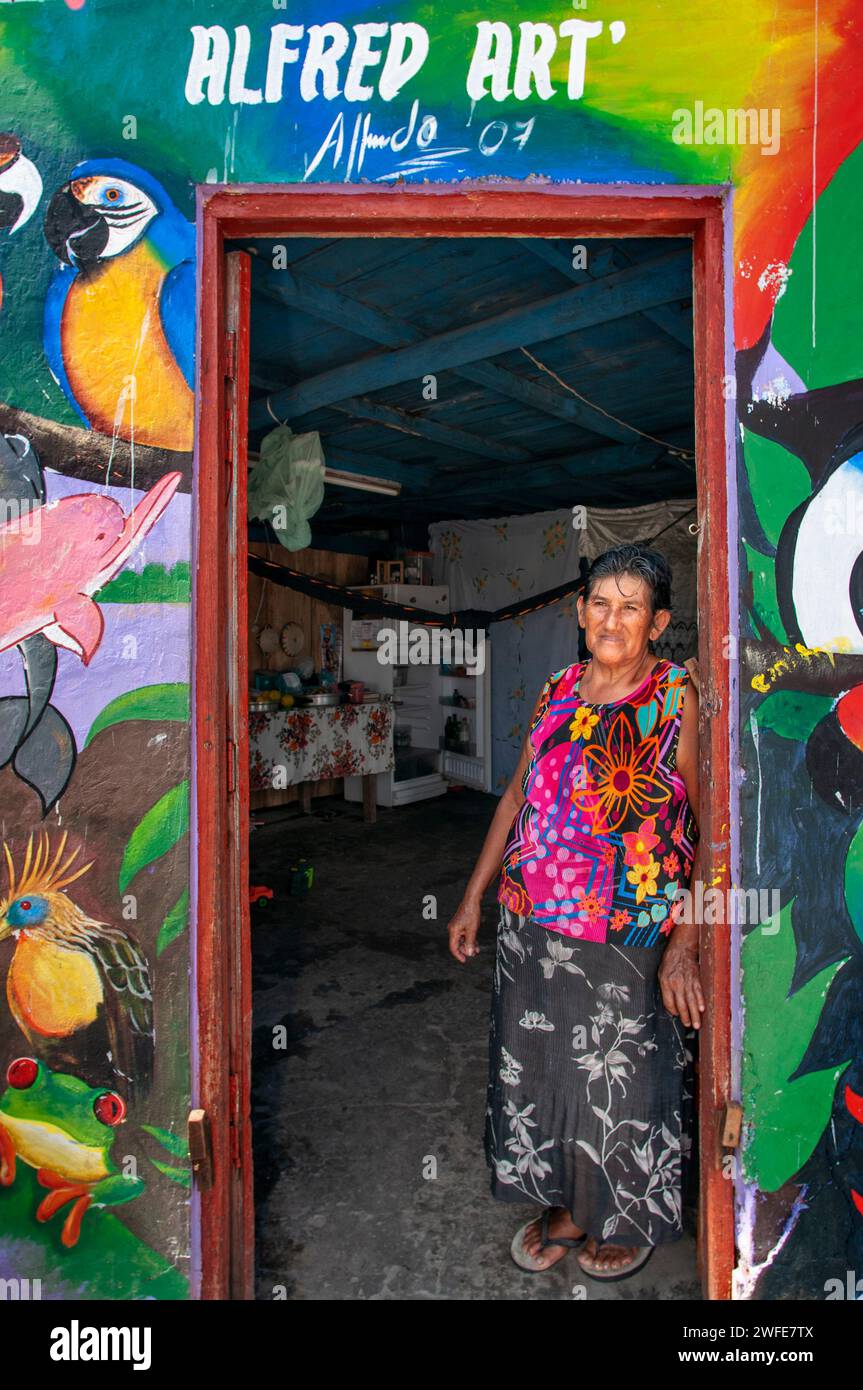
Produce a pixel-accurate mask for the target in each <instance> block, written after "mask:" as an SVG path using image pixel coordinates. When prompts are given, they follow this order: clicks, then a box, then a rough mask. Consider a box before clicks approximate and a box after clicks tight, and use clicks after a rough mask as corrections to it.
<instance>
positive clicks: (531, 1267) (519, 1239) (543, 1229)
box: [509, 1207, 588, 1274]
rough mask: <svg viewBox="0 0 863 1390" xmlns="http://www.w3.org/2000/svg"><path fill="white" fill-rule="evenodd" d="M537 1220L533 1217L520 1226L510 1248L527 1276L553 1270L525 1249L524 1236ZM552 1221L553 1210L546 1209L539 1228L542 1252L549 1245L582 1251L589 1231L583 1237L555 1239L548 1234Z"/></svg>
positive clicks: (555, 1237) (560, 1237) (513, 1256)
mask: <svg viewBox="0 0 863 1390" xmlns="http://www.w3.org/2000/svg"><path fill="white" fill-rule="evenodd" d="M535 1220H536V1217H535V1216H532V1217H531V1218H530V1220H529V1221H525V1223H524V1225H523V1226H519V1228H518V1230H517V1231H516V1233H515V1235H514V1236H513V1238H512V1245H511V1246H510V1248H509V1249H510V1254H511V1255H512V1258H513V1259H514V1260H515V1262H516V1264H517V1265H518V1267H519V1269H523V1270H525V1272H526V1273H527V1274H544V1273H545V1271H546V1270H547V1269H551V1268H552V1265H542V1264H537V1262H536V1256H535V1255H529V1254H528V1253H527V1251H526V1250H525V1248H524V1236H525V1232H526V1230H527V1228H528V1226H532V1225H533V1223H534V1221H535ZM550 1220H551V1208H550V1207H546V1208H545V1210H544V1212H543V1213H542V1217H541V1219H540V1226H539V1235H540V1247H539V1248H540V1250H544V1249H545V1247H546V1246H547V1245H566V1246H571V1247H572V1249H573V1250H580V1249H581V1247H582V1245H584V1242H585V1241H586V1240H587V1237H588V1232H587V1231H585V1233H584V1235H583V1236H554V1237H550V1236H549V1234H548V1223H549V1221H550ZM560 1258H561V1260H562V1259H563V1258H564V1256H563V1255H561V1257H560ZM554 1263H555V1264H560V1260H555V1262H554Z"/></svg>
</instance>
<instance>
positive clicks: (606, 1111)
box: [449, 545, 705, 1280]
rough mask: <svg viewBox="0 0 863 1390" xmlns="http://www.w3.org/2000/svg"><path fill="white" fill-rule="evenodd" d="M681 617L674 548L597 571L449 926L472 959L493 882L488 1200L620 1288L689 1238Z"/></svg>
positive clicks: (536, 1246)
mask: <svg viewBox="0 0 863 1390" xmlns="http://www.w3.org/2000/svg"><path fill="white" fill-rule="evenodd" d="M670 619H671V574H670V570H669V567H668V564H667V563H666V561H665V560H664V559H663V557H662V556H661V555H659V554H657V553H656V552H655V551H651V550H649V549H647V548H646V547H644V546H639V545H625V546H620V547H617V548H615V549H613V550H609V551H606V552H605V554H604V555H600V556H599V558H598V559H597V560H595V561H594V563H593V565H592V566H591V568H590V570H589V572H588V575H587V579H586V583H585V589H584V594H583V596H582V597H580V598H579V599H578V620H579V623H580V624H581V626H582V627H583V628H584V629H585V639H586V643H587V648H588V651H589V652H590V659H589V660H588V661H586V662H583V663H582V662H576V663H575V664H573V665H571V666H566V667H564V669H563V670H561V671H556V672H555V673H554V674H553V675H551V676H549V678H548V680H547V681H546V682H545V685H544V686H543V688H542V690H541V692H540V694H539V698H538V700H537V703H536V706H535V708H534V712H533V716H532V718H531V721H530V727H529V730H528V733H527V736H526V738H525V741H524V745H523V747H522V750H521V757H520V759H519V763H518V767H517V768H516V772H515V775H514V777H513V779H512V781H511V783H510V784H509V786H508V787H507V790H506V791H505V792H504V794H503V796H502V797H501V800H500V804H499V806H498V808H497V810H496V812H495V815H494V819H493V820H492V823H491V826H490V828H489V831H488V834H487V836H486V839H485V843H484V845H483V848H482V852H481V853H480V856H479V859H478V860H477V862H476V866H475V868H474V870H473V873H472V874H471V877H470V880H469V882H468V885H467V888H466V890H465V894H464V897H463V899H462V901H461V904H460V905H459V907H458V909H457V911H456V913H455V916H454V917H453V919H452V921H451V922H450V924H449V949H450V951H451V952H452V954H453V955H454V956H455V958H456V960H458V961H461V962H465V961H467V960H469V959H471V958H472V957H474V956H475V955H476V954H477V952H478V947H477V945H476V938H477V933H478V931H479V925H480V905H481V900H482V895H483V893H484V891H485V889H486V888H487V887H488V885H489V884H490V882H491V880H492V879H493V878H494V877H495V876H496V875H498V874H499V886H498V893H497V897H498V901H499V903H500V921H499V924H498V929H497V949H496V959H495V970H494V992H493V996H492V1011H491V1029H490V1056H489V1084H488V1104H487V1109H486V1127H485V1151H486V1158H487V1161H488V1164H489V1166H490V1168H491V1170H492V1172H491V1189H492V1193H493V1195H494V1196H495V1197H497V1198H500V1199H502V1200H503V1201H509V1202H535V1203H540V1204H541V1205H542V1206H543V1207H544V1211H543V1213H542V1215H541V1216H540V1217H538V1218H534V1219H533V1220H531V1221H528V1222H527V1223H526V1224H525V1225H523V1226H522V1227H521V1228H520V1229H519V1230H518V1231H517V1232H516V1234H515V1237H514V1239H513V1243H512V1255H513V1258H514V1260H515V1261H516V1263H517V1264H518V1265H519V1266H520V1267H521V1268H522V1269H525V1270H529V1271H531V1272H537V1271H540V1270H545V1269H548V1268H550V1267H551V1265H553V1264H556V1263H557V1262H558V1261H559V1260H561V1259H563V1258H564V1257H565V1255H566V1254H567V1252H568V1250H569V1249H570V1248H573V1247H574V1248H576V1249H578V1250H579V1254H578V1256H577V1257H576V1258H577V1259H578V1262H579V1264H580V1266H581V1268H582V1269H583V1270H584V1272H585V1274H587V1275H589V1276H590V1277H591V1278H594V1279H602V1280H610V1279H625V1278H628V1277H629V1275H631V1274H634V1273H635V1271H636V1270H637V1269H640V1268H641V1267H642V1266H643V1265H644V1264H646V1262H647V1260H648V1259H649V1258H650V1255H651V1254H652V1252H653V1249H654V1247H655V1246H656V1245H659V1244H661V1243H663V1242H668V1241H672V1240H676V1239H678V1238H679V1237H680V1235H681V1231H682V1224H681V1207H682V1200H681V1147H682V1145H681V1141H682V1139H683V1134H684V1126H683V1122H682V1119H681V1115H682V1093H683V1069H684V1064H685V1060H686V1056H687V1053H686V1047H685V1040H684V1036H683V1031H684V1029H689V1028H698V1027H699V1026H700V1023H701V1012H702V1011H703V1009H704V1007H705V1002H704V994H703V991H702V987H701V981H700V978H699V971H698V927H697V925H695V924H694V923H693V922H691V921H689V920H686V921H684V920H683V916H684V914H683V912H682V911H681V902H682V897H681V890H683V889H686V888H688V886H689V883H690V880H691V879H692V878H693V876H694V873H697V870H694V869H693V865H694V861H695V859H696V852H697V843H698V824H697V816H698V750H697V721H698V697H697V693H696V689H695V686H694V684H693V682H692V681H691V680H690V678H689V674H688V672H687V670H686V669H685V668H684V667H682V666H676V665H674V664H673V663H672V662H670V661H666V660H659V659H657V658H656V657H655V656H654V655H653V653H652V646H651V644H652V643H653V642H655V641H656V640H657V638H658V637H659V636H660V634H661V633H662V632H663V630H664V629H665V627H666V625H667V624H668V622H669V621H670ZM501 861H502V868H501ZM686 915H687V917H689V916H690V915H691V914H686Z"/></svg>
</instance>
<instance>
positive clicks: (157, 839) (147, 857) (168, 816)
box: [119, 781, 189, 893]
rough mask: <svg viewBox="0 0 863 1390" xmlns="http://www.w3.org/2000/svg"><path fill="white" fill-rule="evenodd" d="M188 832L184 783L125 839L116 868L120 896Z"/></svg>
mask: <svg viewBox="0 0 863 1390" xmlns="http://www.w3.org/2000/svg"><path fill="white" fill-rule="evenodd" d="M188 829H189V783H188V782H187V781H184V782H180V784H179V786H176V787H172V788H171V790H170V791H169V792H166V793H165V795H164V796H162V797H160V798H159V800H158V801H157V802H156V804H155V806H151V807H150V809H149V811H148V812H147V813H146V815H145V816H142V818H141V820H139V822H138V824H137V825H136V826H135V829H134V830H133V831H132V833H131V835H130V836H129V840H128V843H127V845H126V848H125V850H124V851H123V862H122V864H121V865H120V877H119V885H120V892H121V893H125V891H126V889H127V888H128V886H129V884H130V883H131V882H132V879H133V878H134V877H135V875H136V874H138V873H140V872H141V870H142V869H143V868H146V866H147V865H148V864H152V863H153V861H154V859H160V858H161V857H162V855H163V854H167V852H168V850H169V849H171V848H172V847H173V846H174V845H175V844H176V843H177V841H178V840H179V839H180V838H181V837H182V836H183V835H185V833H186V831H187V830H188Z"/></svg>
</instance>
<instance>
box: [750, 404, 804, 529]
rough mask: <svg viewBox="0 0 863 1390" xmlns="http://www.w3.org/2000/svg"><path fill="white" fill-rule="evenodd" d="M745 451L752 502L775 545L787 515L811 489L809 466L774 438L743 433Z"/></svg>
mask: <svg viewBox="0 0 863 1390" xmlns="http://www.w3.org/2000/svg"><path fill="white" fill-rule="evenodd" d="M743 453H744V457H745V460H746V477H747V479H748V482H749V491H750V492H751V494H752V504H753V506H754V508H755V511H756V512H757V514H758V520H759V521H760V522H761V525H762V528H763V530H764V534H765V536H766V537H767V539H768V540H769V541H770V542H771V544H772V545H776V543H777V542H778V540H779V536H780V533H781V531H782V527H783V526H784V525H785V522H786V521H787V520H788V517H789V516H790V515H791V513H792V512H793V511H794V508H795V507H799V505H800V503H801V502H805V501H806V499H807V497H809V495H810V493H811V492H812V479H811V478H810V476H809V470H808V469H807V467H806V465H805V464H804V463H803V462H802V461H801V460H800V459H799V458H798V457H797V455H796V454H792V453H789V451H788V450H787V449H784V448H783V447H782V445H781V444H777V443H776V441H775V439H763V438H762V437H761V435H760V434H753V433H752V431H751V430H746V431H745V433H744V442H743Z"/></svg>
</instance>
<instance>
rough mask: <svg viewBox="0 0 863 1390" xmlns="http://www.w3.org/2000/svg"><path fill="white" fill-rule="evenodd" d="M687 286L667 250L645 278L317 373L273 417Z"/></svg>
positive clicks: (634, 309)
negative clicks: (664, 255)
mask: <svg viewBox="0 0 863 1390" xmlns="http://www.w3.org/2000/svg"><path fill="white" fill-rule="evenodd" d="M690 284H691V271H690V258H689V252H688V248H687V250H686V251H685V252H683V253H681V252H679V251H678V252H674V253H673V254H671V255H669V256H667V257H662V258H661V259H658V260H656V261H654V262H652V264H651V273H650V275H645V274H644V272H643V271H642V270H640V269H638V268H636V267H631V268H629V269H626V270H620V271H615V272H614V273H613V274H612V275H607V276H605V277H604V278H603V279H601V280H593V281H591V282H590V283H589V284H585V285H581V286H578V287H577V288H575V289H572V290H566V291H564V292H563V293H562V294H555V295H549V296H547V297H546V298H544V299H540V300H536V301H534V302H533V303H531V304H526V305H521V306H520V307H518V308H515V309H508V310H507V311H506V312H505V313H503V314H499V315H496V316H494V317H492V318H490V319H486V320H484V321H482V322H481V323H475V324H469V325H467V326H465V327H461V328H453V329H449V330H447V331H446V332H443V333H436V334H433V335H432V336H431V337H429V338H425V339H423V341H422V342H418V343H413V344H411V345H409V346H407V347H402V348H396V349H394V350H393V351H390V352H380V353H374V354H371V355H370V356H368V357H362V358H359V359H357V360H355V361H353V362H349V363H346V364H345V365H343V366H340V367H333V368H331V369H330V370H329V371H325V372H320V373H318V374H317V375H315V376H313V377H308V378H306V380H305V381H301V382H298V383H297V384H296V385H295V386H292V387H288V388H287V389H286V390H284V391H278V392H276V394H275V395H274V396H273V397H272V398H271V400H270V409H271V411H272V413H273V414H274V415H276V416H277V417H278V418H279V419H280V420H284V419H296V418H298V417H300V416H302V415H306V414H308V413H309V412H311V411H313V410H317V409H320V408H321V407H322V406H331V405H333V404H335V403H336V402H338V401H340V400H344V399H346V398H347V397H348V396H352V395H355V394H357V392H360V393H361V394H364V393H366V392H369V391H378V390H383V389H385V388H386V387H388V386H396V385H401V384H403V383H404V382H406V381H411V380H413V379H416V380H417V381H421V380H422V379H423V378H424V377H426V376H428V375H429V374H435V373H438V372H442V371H445V370H447V369H448V368H457V367H462V366H465V365H469V364H471V363H475V362H481V361H482V360H483V359H484V358H487V357H493V356H496V355H498V354H500V353H504V352H511V351H512V350H513V349H514V348H518V347H521V346H522V344H525V343H529V344H533V343H538V342H547V341H548V340H549V339H552V338H560V337H562V336H564V335H565V334H567V333H572V332H575V331H577V330H580V329H585V328H591V327H595V326H596V325H597V324H600V323H608V322H610V321H611V320H613V319H616V318H626V317H628V316H629V315H630V314H634V313H638V312H640V311H641V310H642V309H645V308H653V307H655V306H656V305H661V304H667V303H669V302H673V301H674V300H677V299H681V298H683V297H684V296H685V295H686V293H687V291H688V289H689V287H690ZM249 418H250V424H251V426H252V428H256V427H258V426H260V425H264V424H266V423H267V420H268V418H269V412H268V410H267V408H266V403H264V402H257V403H255V404H254V405H253V406H252V407H251V408H250V412H249Z"/></svg>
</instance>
